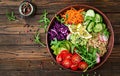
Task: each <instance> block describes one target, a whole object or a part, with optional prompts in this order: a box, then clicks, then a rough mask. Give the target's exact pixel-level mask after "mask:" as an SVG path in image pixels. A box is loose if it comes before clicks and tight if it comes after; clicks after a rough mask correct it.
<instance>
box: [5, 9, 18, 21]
mask: <svg viewBox="0 0 120 76" xmlns="http://www.w3.org/2000/svg"><path fill="white" fill-rule="evenodd" d="M6 16H7V18H8V20H9V21H15V20H16V17H15V16H14V12H13V11H12V12H6Z"/></svg>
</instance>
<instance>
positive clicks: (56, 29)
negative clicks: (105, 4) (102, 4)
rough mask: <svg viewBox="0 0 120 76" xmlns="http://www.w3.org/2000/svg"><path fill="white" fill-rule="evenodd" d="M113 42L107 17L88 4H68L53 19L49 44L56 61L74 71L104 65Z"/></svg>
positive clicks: (49, 29) (112, 34)
mask: <svg viewBox="0 0 120 76" xmlns="http://www.w3.org/2000/svg"><path fill="white" fill-rule="evenodd" d="M113 44H114V33H113V29H112V26H111V23H110V21H109V20H108V18H107V17H106V16H105V15H104V14H103V13H102V12H101V11H99V10H98V9H96V8H94V7H91V6H87V5H74V6H70V7H66V8H64V9H63V10H61V11H60V12H58V13H57V14H56V16H55V17H54V18H53V19H52V21H51V23H50V25H49V28H48V33H47V47H48V50H49V51H50V53H51V55H52V56H53V58H54V59H55V61H56V62H57V63H58V64H60V65H61V66H62V67H64V68H67V69H71V70H73V71H81V72H85V71H90V70H94V69H96V68H98V67H100V65H102V64H103V63H104V62H105V61H106V59H107V58H108V57H109V55H110V53H111V51H112V48H113Z"/></svg>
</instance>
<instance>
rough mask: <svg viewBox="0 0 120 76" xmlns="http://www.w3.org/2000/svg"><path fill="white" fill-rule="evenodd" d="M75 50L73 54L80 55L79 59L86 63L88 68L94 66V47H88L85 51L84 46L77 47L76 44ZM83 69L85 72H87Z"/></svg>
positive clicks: (95, 49) (95, 51)
mask: <svg viewBox="0 0 120 76" xmlns="http://www.w3.org/2000/svg"><path fill="white" fill-rule="evenodd" d="M75 46H76V49H77V50H75V52H76V53H78V55H80V57H81V58H82V59H83V60H84V61H85V62H87V63H88V65H89V66H88V68H90V67H93V66H94V65H95V64H96V57H97V56H96V53H97V50H98V49H97V48H94V47H89V48H88V49H87V47H86V46H79V45H78V44H76V45H75ZM88 68H87V69H88ZM87 69H85V71H86V70H87Z"/></svg>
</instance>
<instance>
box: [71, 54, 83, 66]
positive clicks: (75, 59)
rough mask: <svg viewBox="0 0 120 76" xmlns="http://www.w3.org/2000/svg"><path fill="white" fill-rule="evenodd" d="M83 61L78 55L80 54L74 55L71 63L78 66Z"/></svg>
mask: <svg viewBox="0 0 120 76" xmlns="http://www.w3.org/2000/svg"><path fill="white" fill-rule="evenodd" d="M81 60H82V58H81V57H80V56H79V55H78V54H76V53H75V54H73V56H72V58H71V61H72V63H74V64H78V63H79V62H80V61H81Z"/></svg>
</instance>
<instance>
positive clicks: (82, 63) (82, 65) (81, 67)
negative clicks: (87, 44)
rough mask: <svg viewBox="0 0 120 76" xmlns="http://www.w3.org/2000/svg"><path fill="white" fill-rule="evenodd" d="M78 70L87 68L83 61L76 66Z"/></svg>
mask: <svg viewBox="0 0 120 76" xmlns="http://www.w3.org/2000/svg"><path fill="white" fill-rule="evenodd" d="M78 67H79V69H82V70H85V69H86V68H87V67H88V64H87V63H86V62H84V61H81V62H80V63H79V65H78Z"/></svg>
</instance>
